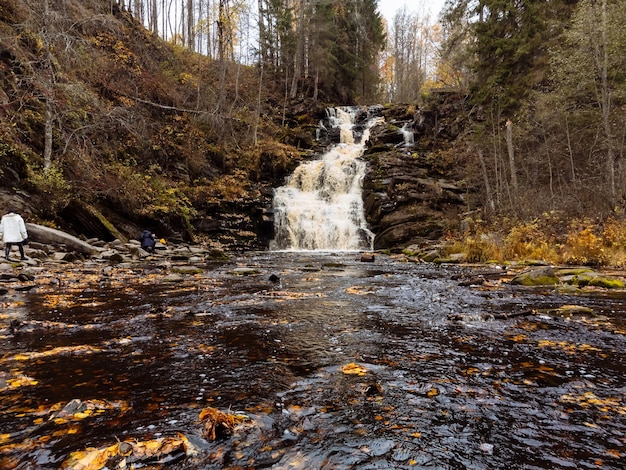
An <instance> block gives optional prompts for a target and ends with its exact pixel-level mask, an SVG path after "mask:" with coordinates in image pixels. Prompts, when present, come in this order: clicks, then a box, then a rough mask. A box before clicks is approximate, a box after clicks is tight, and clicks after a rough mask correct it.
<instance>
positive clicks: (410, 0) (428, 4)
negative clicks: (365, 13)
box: [378, 0, 445, 21]
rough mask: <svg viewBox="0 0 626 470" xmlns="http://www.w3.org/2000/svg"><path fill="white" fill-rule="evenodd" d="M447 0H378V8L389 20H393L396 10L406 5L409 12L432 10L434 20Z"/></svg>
mask: <svg viewBox="0 0 626 470" xmlns="http://www.w3.org/2000/svg"><path fill="white" fill-rule="evenodd" d="M444 3H445V0H417V1H416V0H378V9H379V10H380V12H381V13H382V14H383V16H384V17H385V18H387V21H391V19H392V18H393V15H395V13H396V11H397V10H399V9H401V8H402V7H403V6H404V5H406V9H407V11H408V12H413V13H419V12H421V11H428V10H430V13H431V16H432V18H433V19H434V20H436V19H437V16H438V15H439V12H440V11H441V8H442V7H443V4H444Z"/></svg>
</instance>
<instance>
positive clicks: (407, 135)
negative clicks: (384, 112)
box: [400, 122, 415, 147]
mask: <svg viewBox="0 0 626 470" xmlns="http://www.w3.org/2000/svg"><path fill="white" fill-rule="evenodd" d="M400 132H401V133H402V136H403V138H404V146H405V147H408V146H411V145H413V144H414V143H415V137H414V135H413V124H412V123H410V122H407V123H405V124H404V125H403V126H402V129H400Z"/></svg>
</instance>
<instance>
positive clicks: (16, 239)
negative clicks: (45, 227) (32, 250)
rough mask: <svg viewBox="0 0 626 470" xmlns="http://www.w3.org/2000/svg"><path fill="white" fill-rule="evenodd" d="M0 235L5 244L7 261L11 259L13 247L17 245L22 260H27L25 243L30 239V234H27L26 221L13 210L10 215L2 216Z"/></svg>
mask: <svg viewBox="0 0 626 470" xmlns="http://www.w3.org/2000/svg"><path fill="white" fill-rule="evenodd" d="M0 235H2V241H3V242H4V257H5V258H6V259H9V254H11V247H12V246H13V245H17V247H18V248H19V250H20V257H21V259H23V260H24V259H26V256H24V243H23V242H24V240H26V239H27V238H28V233H27V232H26V226H25V225H24V219H22V216H21V215H19V214H18V213H16V212H15V210H13V209H11V210H9V213H8V214H6V215H3V216H2V220H1V221H0Z"/></svg>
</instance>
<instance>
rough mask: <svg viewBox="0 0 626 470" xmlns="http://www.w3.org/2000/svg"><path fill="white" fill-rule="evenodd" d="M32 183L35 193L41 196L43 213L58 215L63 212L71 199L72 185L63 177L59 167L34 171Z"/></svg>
mask: <svg viewBox="0 0 626 470" xmlns="http://www.w3.org/2000/svg"><path fill="white" fill-rule="evenodd" d="M30 182H31V183H32V185H33V186H34V187H35V191H36V192H38V193H39V194H41V195H42V196H43V197H42V198H41V203H42V205H41V206H40V207H39V209H40V211H41V212H42V213H48V214H56V213H58V212H59V211H61V210H63V209H64V208H65V207H66V206H67V205H68V204H69V202H70V199H71V192H70V191H71V185H70V184H69V183H68V182H67V181H66V180H65V178H64V177H63V170H62V169H61V168H59V167H57V166H52V167H50V168H48V169H43V170H40V171H33V172H32V174H31V175H30Z"/></svg>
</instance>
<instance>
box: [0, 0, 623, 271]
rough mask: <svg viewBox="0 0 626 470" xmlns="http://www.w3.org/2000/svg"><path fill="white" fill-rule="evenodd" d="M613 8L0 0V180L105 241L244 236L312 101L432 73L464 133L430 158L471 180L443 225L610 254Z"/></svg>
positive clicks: (570, 0)
mask: <svg viewBox="0 0 626 470" xmlns="http://www.w3.org/2000/svg"><path fill="white" fill-rule="evenodd" d="M625 6H626V5H625V2H624V0H594V1H591V0H581V1H574V0H549V1H545V2H535V1H527V0H523V1H512V0H504V1H503V0H479V1H477V0H449V1H448V2H447V3H446V5H445V8H444V10H443V11H442V13H441V14H440V16H439V17H438V18H431V17H430V16H428V15H423V14H419V13H413V12H410V11H406V10H401V11H398V12H397V13H396V15H395V17H394V18H393V19H392V20H391V21H389V22H388V21H387V20H385V19H384V18H383V17H382V16H381V14H380V13H379V11H378V2H377V1H376V0H356V1H350V2H348V1H345V0H315V1H307V0H302V1H292V0H259V1H257V2H250V1H246V0H177V1H174V0H86V1H78V0H44V1H41V0H7V1H5V2H3V4H2V5H0V67H1V68H2V75H1V76H0V106H1V108H0V120H1V121H2V127H1V130H0V159H1V160H2V163H3V168H2V172H1V174H0V185H1V186H2V187H3V188H4V190H3V193H6V195H5V196H4V198H3V199H7V198H9V199H11V198H13V199H15V196H16V195H18V196H20V197H22V199H23V200H22V204H21V206H22V207H18V208H20V209H22V210H24V209H26V208H28V211H29V212H31V216H32V218H33V219H35V220H37V221H39V222H41V223H45V224H49V225H53V226H54V225H59V226H63V228H66V229H70V230H72V229H74V230H75V231H77V232H89V235H93V236H101V237H103V238H106V237H107V236H111V234H114V235H120V234H121V235H124V234H126V235H128V234H131V233H133V232H134V231H136V230H137V228H138V227H140V226H142V225H148V224H149V225H152V226H154V227H155V229H156V230H158V231H159V232H161V233H163V234H165V235H167V236H170V237H174V238H175V237H180V238H182V239H187V240H192V239H193V240H202V239H203V238H204V237H205V236H208V238H212V239H213V240H215V239H216V238H219V241H220V243H222V244H225V245H228V244H229V243H230V242H232V240H233V239H234V237H235V233H236V234H237V235H236V237H237V239H238V240H239V241H238V242H237V243H239V246H240V247H251V246H253V245H254V243H255V242H254V240H256V239H257V238H258V235H259V233H261V232H262V231H263V230H264V228H263V224H264V214H263V210H262V205H263V202H262V203H260V202H259V201H265V202H266V201H267V197H268V194H269V192H271V187H272V186H275V185H276V184H277V183H279V182H280V181H281V180H282V179H283V178H284V177H285V175H286V174H288V173H289V171H290V170H291V169H293V167H294V165H295V164H296V163H297V162H298V161H300V160H301V159H303V158H304V159H305V158H309V157H310V156H311V155H312V154H314V153H315V152H316V150H318V149H317V148H316V145H317V144H316V142H315V141H314V138H313V137H314V131H313V129H314V126H315V125H316V123H317V121H318V120H319V116H320V115H321V114H322V113H323V110H324V109H325V107H327V106H335V105H356V104H358V105H368V104H383V105H384V106H386V107H390V106H394V105H396V106H397V105H404V106H405V108H406V109H407V110H411V111H413V112H414V113H417V112H418V111H419V110H421V109H424V110H427V109H432V108H433V107H436V106H438V104H437V102H436V100H435V99H434V97H435V96H436V95H437V93H438V92H441V91H445V92H446V93H448V94H451V95H454V97H455V99H456V100H457V102H459V103H461V106H459V107H458V110H457V111H456V113H457V114H456V117H455V121H454V122H455V124H456V127H458V129H459V130H458V132H456V133H455V135H454V139H453V140H451V141H449V142H447V143H446V146H445V148H444V147H442V149H440V150H438V151H436V152H435V151H433V154H432V155H433V158H440V159H444V160H445V159H448V160H454V162H455V165H456V166H457V168H456V170H455V171H456V172H457V173H458V174H459V175H460V176H459V179H460V181H461V182H462V184H463V185H464V186H465V187H466V188H468V193H471V194H472V195H473V196H472V198H470V199H468V203H467V207H465V208H464V213H463V214H459V219H464V221H465V222H469V229H468V227H467V224H465V225H466V226H465V228H464V229H463V230H461V228H460V227H461V225H463V224H460V225H459V227H450V230H449V231H448V233H447V235H446V236H448V237H451V238H456V239H459V240H463V239H465V240H467V239H471V238H472V237H471V236H475V237H474V240H479V239H480V240H483V241H484V240H485V237H484V236H482V235H484V233H492V232H494V231H500V232H501V233H500V235H501V237H500V238H502V237H507V236H510V235H511V234H512V233H513V234H515V237H516V240H517V241H519V244H520V245H523V244H533V245H534V246H535V247H537V246H540V247H541V246H547V245H551V246H552V248H551V249H556V248H554V247H555V246H557V245H558V244H559V243H560V241H563V240H564V237H570V238H571V237H578V240H581V239H584V240H585V242H584V243H583V244H584V245H585V246H586V247H587V248H588V250H587V252H588V251H589V250H591V251H593V254H589V253H585V254H584V255H580V256H579V257H578V258H579V259H577V260H576V261H580V262H589V263H600V264H602V263H607V262H610V263H614V264H615V263H618V264H619V262H618V261H616V260H607V259H606V255H605V254H604V251H605V250H606V249H609V248H618V249H622V248H624V235H625V234H626V223H625V222H623V206H624V196H625V192H626V184H625V183H626V163H625V162H624V158H623V157H624V155H623V153H624V145H625V138H626V107H625V102H624V100H625V98H626V97H625V92H626V76H625V75H624V72H623V70H624V66H623V65H624V64H623V62H624V61H626V58H625V57H626V56H624V54H623V51H624V50H625V47H626V33H625V32H624V30H623V27H622V26H623V24H625V22H626V8H624V7H625ZM416 110H417V111H416ZM431 150H432V149H430V150H427V151H431ZM419 151H420V150H419V149H418V150H416V152H419ZM23 195H27V197H26V196H23ZM11 202H12V203H13V204H16V202H15V201H13V200H12V201H11ZM17 204H18V206H20V204H19V201H17ZM216 226H219V227H220V228H219V230H217V229H216ZM494 227H497V229H496V228H494ZM216 230H217V231H216ZM467 230H469V233H468V231H467ZM218 232H219V237H216V236H215V234H216V233H218ZM107 234H108V235H107ZM470 235H471V236H470ZM242 237H243V238H246V237H247V239H248V242H246V243H243V244H242V243H241V239H242ZM557 248H558V247H557ZM483 250H484V251H485V253H484V254H483V255H481V257H486V258H489V257H490V256H489V255H488V253H486V252H487V251H488V249H487V247H483Z"/></svg>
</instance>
